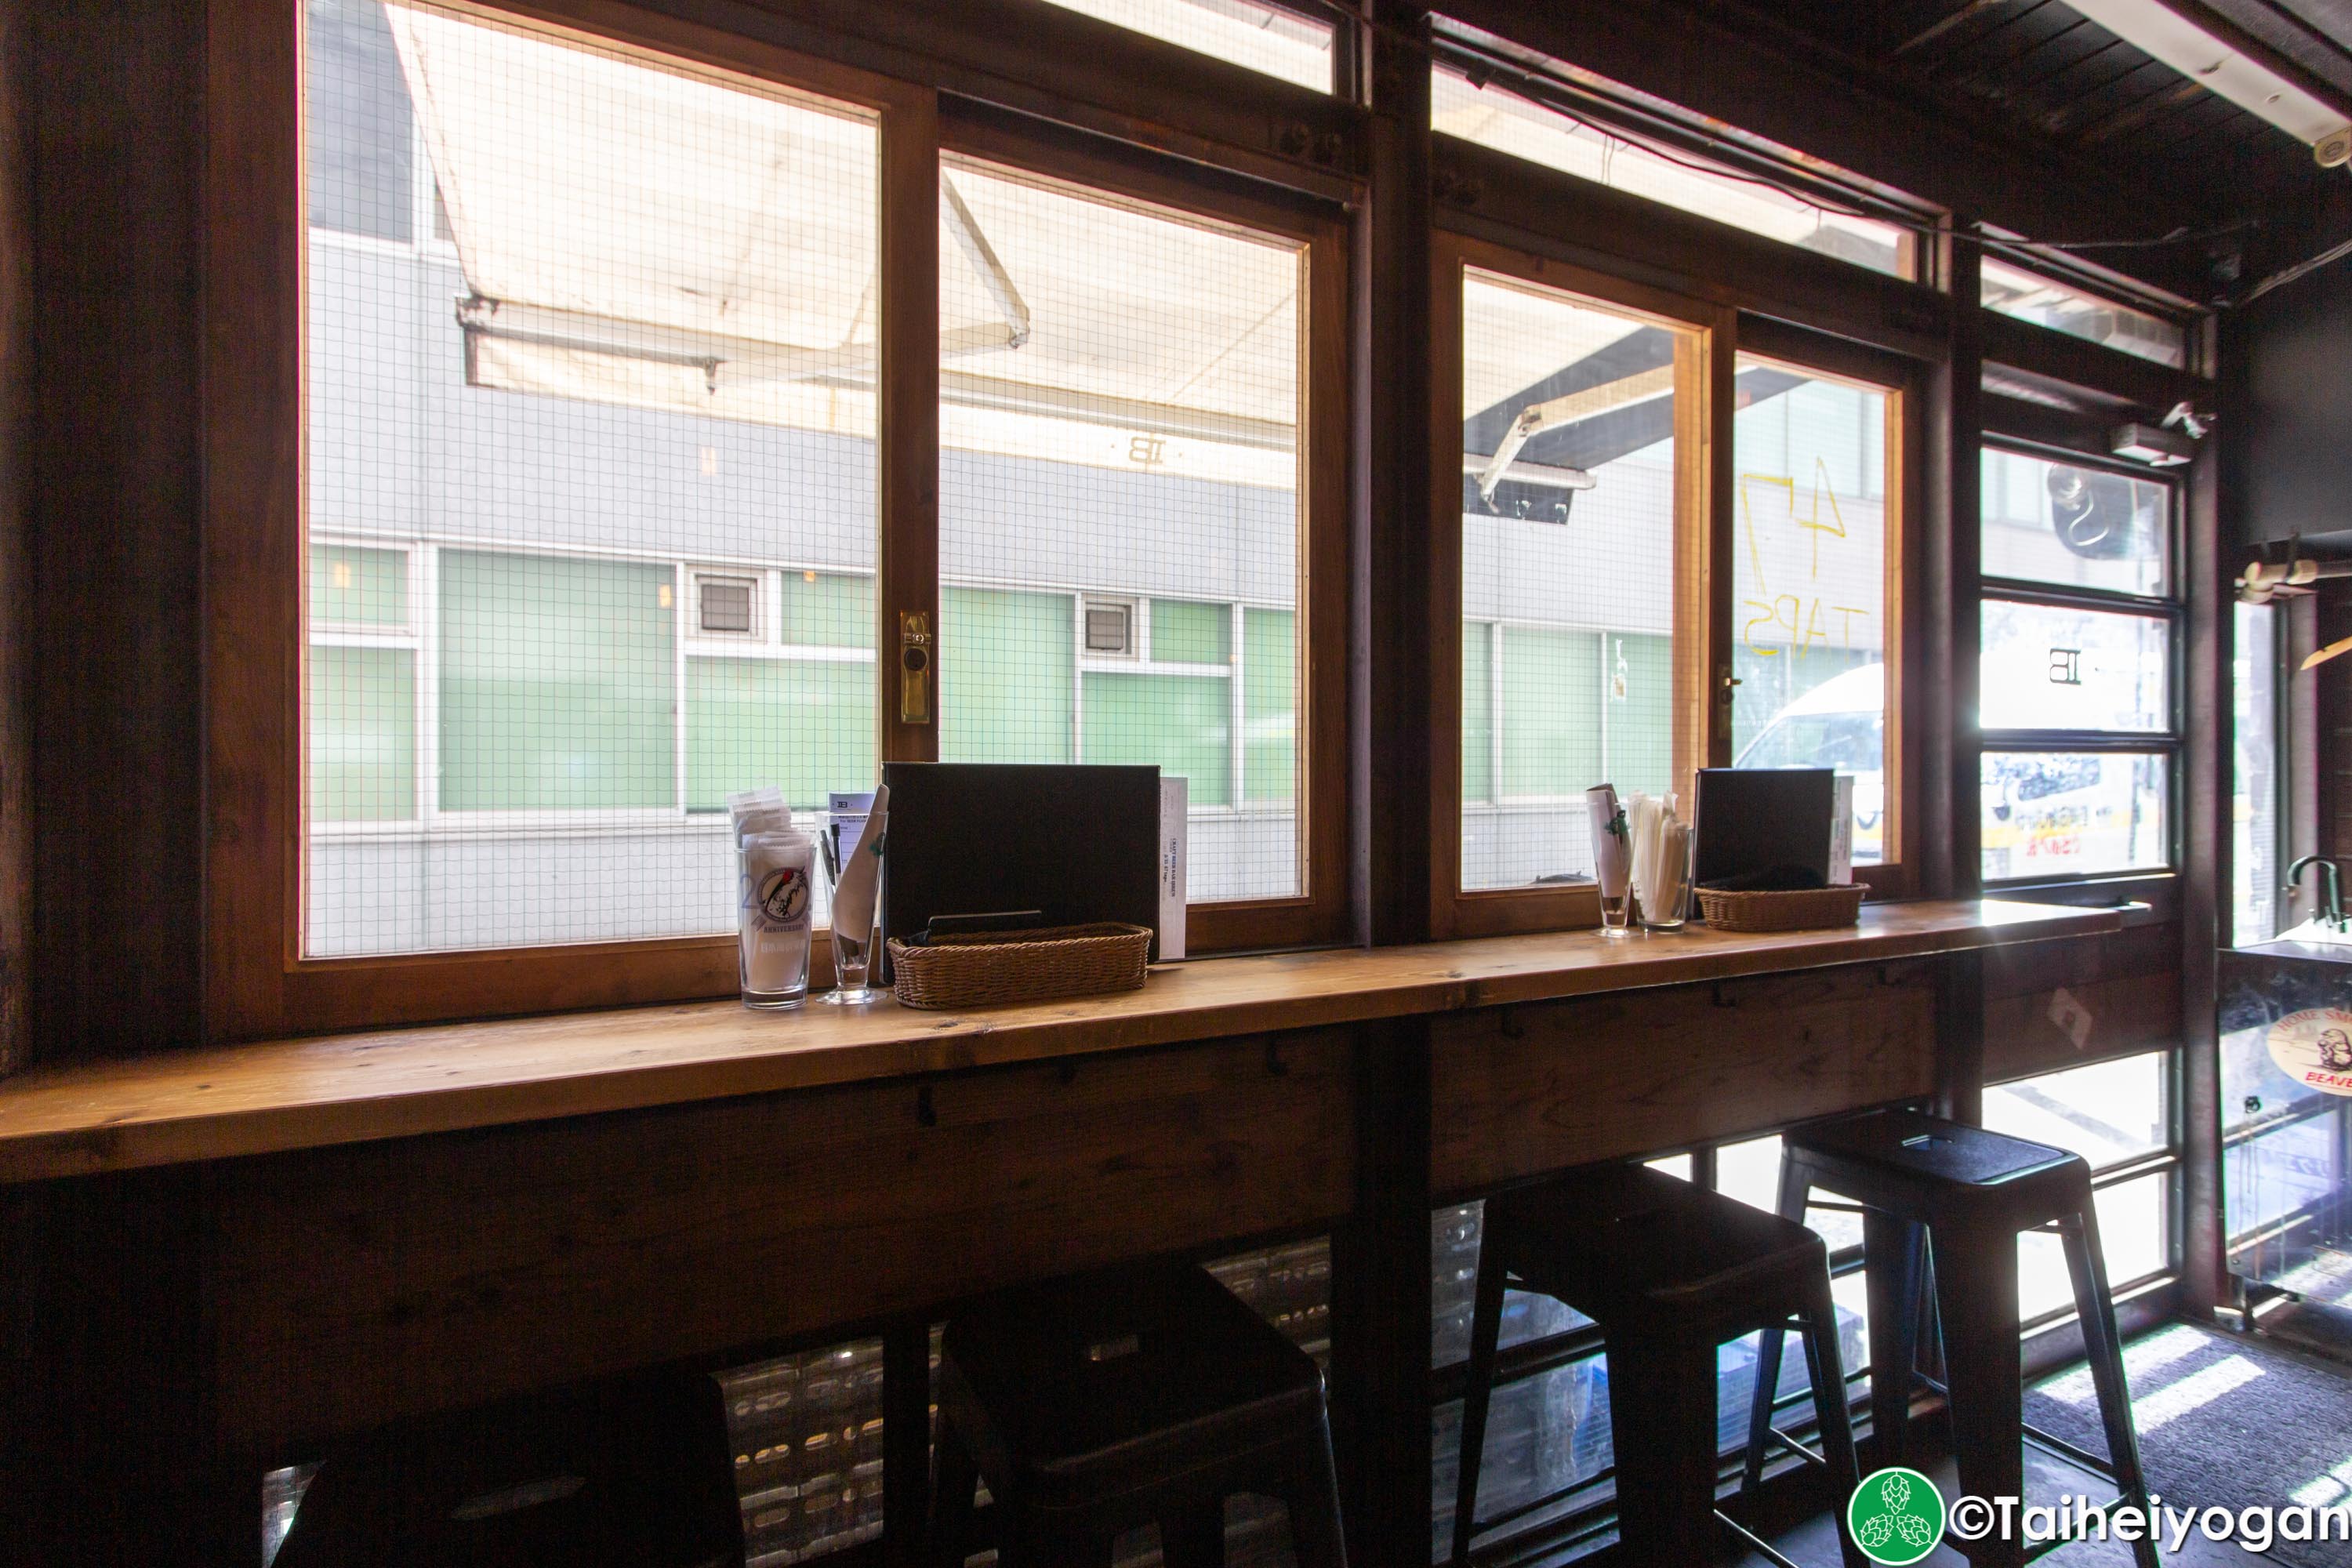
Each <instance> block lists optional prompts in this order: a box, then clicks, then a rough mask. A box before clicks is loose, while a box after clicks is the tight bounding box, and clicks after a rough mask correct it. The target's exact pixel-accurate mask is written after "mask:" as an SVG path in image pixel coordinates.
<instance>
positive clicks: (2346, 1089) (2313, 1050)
mask: <svg viewBox="0 0 2352 1568" xmlns="http://www.w3.org/2000/svg"><path fill="white" fill-rule="evenodd" d="M2270 1045H2271V1060H2273V1061H2274V1062H2276V1063H2278V1068H2279V1071H2281V1072H2283V1073H2284V1074H2286V1076H2287V1077H2289V1078H2291V1079H2294V1080H2295V1082H2297V1083H2299V1084H2302V1085H2304V1086H2305V1087H2306V1088H2310V1089H2318V1090H2319V1091H2320V1092H2321V1093H2323V1094H2344V1095H2352V1012H2347V1011H2345V1010H2344V1009H2343V1008H2341V1007H2308V1008H2305V1010H2304V1011H2302V1012H2300V1013H2289V1014H2288V1015H2287V1016H2285V1017H2284V1018H2281V1019H2280V1020H2279V1021H2278V1022H2277V1023H2275V1024H2273V1025H2272V1026H2271V1038H2270Z"/></svg>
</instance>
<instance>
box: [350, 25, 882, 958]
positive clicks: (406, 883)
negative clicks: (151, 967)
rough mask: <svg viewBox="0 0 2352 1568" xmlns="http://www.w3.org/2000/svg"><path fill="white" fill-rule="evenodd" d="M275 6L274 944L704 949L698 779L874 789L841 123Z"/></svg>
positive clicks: (578, 47) (709, 906) (852, 163)
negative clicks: (293, 194) (278, 298)
mask: <svg viewBox="0 0 2352 1568" xmlns="http://www.w3.org/2000/svg"><path fill="white" fill-rule="evenodd" d="M305 24H306V26H305V76H304V102H305V106H306V110H307V123H306V137H307V148H308V200H309V226H308V236H309V245H308V261H309V272H310V279H309V311H308V328H307V331H308V338H307V344H306V347H307V351H308V358H307V392H308V402H309V410H310V414H309V417H310V431H309V437H310V439H309V451H310V473H309V489H308V503H309V528H310V571H309V603H310V612H309V613H310V646H309V649H308V658H309V666H310V668H309V672H308V679H307V685H306V690H307V694H308V700H309V713H308V723H307V742H308V752H307V772H308V779H307V787H306V799H307V802H308V811H309V820H308V824H307V832H306V845H305V848H306V855H305V873H306V884H307V887H306V894H307V898H306V905H307V907H306V919H305V926H304V950H305V952H308V953H310V954H312V955H321V956H326V955H345V954H366V953H385V952H425V951H437V950H449V949H462V948H483V947H509V946H518V945H527V944H533V943H550V942H598V941H615V940H623V939H637V938H648V937H664V936H678V935H688V934H699V933H717V932H724V931H731V930H732V929H733V927H734V905H735V901H736V900H735V893H736V873H735V869H734V854H733V846H732V844H731V842H730V837H729V834H728V822H727V815H726V811H725V809H724V808H725V802H726V796H727V795H729V794H730V793H732V792H735V791H739V790H744V789H750V788H754V787H759V786H764V785H769V784H774V785H778V786H781V787H782V789H783V790H784V791H785V793H786V795H787V796H788V798H789V800H790V802H791V804H792V805H793V808H794V809H795V811H796V812H798V813H801V814H803V816H804V817H805V818H806V820H808V821H809V822H812V823H813V822H814V819H815V816H816V815H817V814H818V813H820V812H821V811H822V810H823V808H824V806H825V805H826V802H827V795H828V793H829V792H831V791H835V790H862V789H866V788H870V787H871V786H872V783H873V777H874V766H875V755H874V737H875V732H876V724H875V719H874V714H875V675H874V643H875V638H874V627H873V614H874V611H873V605H874V600H875V586H874V577H873V573H874V564H875V547H876V536H877V518H876V505H875V499H874V497H875V461H874V395H873V383H874V372H875V352H876V349H875V345H876V342H877V321H876V320H875V310H876V304H875V300H876V289H875V282H876V265H877V203H878V187H877V153H878V147H877V126H876V123H875V121H874V120H873V117H872V116H871V115H870V114H868V113H866V111H864V110H858V109H855V108H852V107H849V106H846V105H843V104H838V103H833V102H829V101H824V100H818V99H814V98H811V97H807V96H804V95H802V94H798V93H793V92H787V91H784V90H782V89H775V88H772V87H770V86H767V85H764V84H761V83H757V82H753V81H750V80H747V79H738V78H734V77H729V76H720V75H717V74H713V73H711V72H709V71H706V70H703V69H701V68H695V67H689V66H688V65H685V64H683V63H681V62H677V61H674V60H667V59H663V58H655V57H652V56H648V55H645V54H641V53H637V52H635V51H632V50H626V49H623V48H621V47H605V46H603V45H598V44H593V43H588V42H583V41H582V40H580V39H579V38H577V37H572V36H570V35H563V36H558V35H555V34H551V33H545V32H540V31H535V30H533V29H531V28H530V27H528V26H522V25H520V24H518V23H515V22H513V21H511V20H509V19H503V18H499V17H496V16H491V15H489V14H488V13H474V12H470V11H466V10H459V9H446V8H442V7H439V6H428V5H383V4H379V3H377V0H309V3H308V9H307V14H306V17H305ZM819 916H820V919H822V918H823V911H822V910H820V911H819Z"/></svg>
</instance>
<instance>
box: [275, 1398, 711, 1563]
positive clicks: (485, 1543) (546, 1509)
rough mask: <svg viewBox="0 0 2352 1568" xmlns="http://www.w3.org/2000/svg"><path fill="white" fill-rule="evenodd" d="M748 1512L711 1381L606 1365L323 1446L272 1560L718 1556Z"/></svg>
mask: <svg viewBox="0 0 2352 1568" xmlns="http://www.w3.org/2000/svg"><path fill="white" fill-rule="evenodd" d="M742 1560H743V1516H742V1510H741V1507H740V1503H739V1502H738V1501H737V1499H736V1495H735V1478H734V1463H733V1458H732V1455H731V1453H730V1448H729V1445H728V1440H727V1415H726V1408H725V1405H724V1403H723V1401H722V1400H721V1397H720V1394H719V1385H718V1384H717V1383H716V1382H715V1381H714V1380H713V1379H711V1378H709V1377H707V1376H702V1375H700V1374H698V1373H656V1374H649V1375H646V1376H637V1377H625V1378H615V1379H612V1380H609V1381H606V1382H602V1383H597V1384H592V1385H589V1386H586V1387H583V1388H577V1389H571V1390H565V1391H562V1392H558V1393H554V1394H542V1395H534V1396H532V1397H530V1398H527V1399H517V1400H510V1401H507V1402H504V1403H501V1404H499V1405H490V1406H487V1407H484V1408H482V1409H478V1410H473V1411H467V1412H464V1413H461V1414H457V1415H445V1416H436V1417H434V1418H432V1419H429V1420H426V1421H421V1422H413V1423H407V1424H404V1425H403V1426H398V1427H394V1428H389V1429H386V1430H385V1431H383V1432H379V1433H375V1434H372V1435H370V1436H367V1437H365V1438H362V1439H359V1440H357V1441H354V1442H351V1443H346V1444H343V1445H340V1446H338V1447H334V1448H332V1449H331V1450H330V1451H329V1452H328V1453H327V1455H326V1457H325V1458H324V1460H323V1461H322V1462H321V1463H320V1467H319V1472H318V1474H317V1475H316V1476H315V1477H314V1478H312V1479H311V1481H310V1486H309V1488H308V1489H306V1490H305V1491H304V1493H303V1494H302V1500H301V1504H300V1506H299V1507H298V1508H297V1509H296V1510H295V1513H294V1522H293V1525H292V1527H291V1528H290V1529H289V1531H287V1534H286V1539H285V1541H284V1542H282V1543H281V1544H280V1545H279V1547H278V1556H277V1559H276V1563H275V1568H543V1565H545V1564H551V1563H562V1564H564V1565H565V1568H724V1565H726V1564H732V1563H741V1562H742Z"/></svg>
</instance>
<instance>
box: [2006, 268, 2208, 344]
mask: <svg viewBox="0 0 2352 1568" xmlns="http://www.w3.org/2000/svg"><path fill="white" fill-rule="evenodd" d="M1979 292H1980V295H1981V297H1982V299H1983V300H1984V303H1985V305H1986V306H1987V307H1988V308H1989V309H1991V310H1998V311H2000V313H2001V314H2002V315H2004V316H2015V317H2016V318H2017V319H2018V320H2020V321H2032V322H2033V323H2034V324H2035V325H2036V326H2042V327H2048V328H2050V329H2052V330H2053V331H2061V332H2063V333H2065V334H2066V335H2067V336H2068V337H2070V338H2087V339H2089V340H2090V341H2091V342H2095V343H2105V344H2106V345H2107V347H2109V348H2111V349H2121V350H2122V351H2123V352H2124V353H2127V354H2137V355H2138V356H2139V357H2140V358H2141V359H2150V360H2154V361H2155V362H2156V363H2158V364H2168V365H2179V364H2180V363H2183V362H2184V360H2185V358H2186V357H2187V353H2188V339H2187V336H2186V334H2185V333H2183V332H2182V331H2181V330H2180V328H2179V327H2177V326H2175V325H2174V324H2173V323H2171V322H2170V321H2164V320H2162V319H2161V318H2159V317H2156V316H2151V315H2149V314H2148V313H2147V311H2145V310H2133V309H2132V308H2131V307H2130V306H2128V305H2118V304H2116V302H2115V301H2114V300H2102V299H2100V298H2099V297H2098V296H2097V295H2095V294H2089V293H2085V292H2084V291H2083V290H2082V289H2074V288H2070V287H2068V286H2067V285H2065V284H2063V283H2058V282H2053V280H2052V279H2047V278H2043V277H2042V276H2040V275H2039V274H2036V273H2032V272H2028V271H2026V270H2025V269H2024V268H2021V267H2011V266H2010V265H2009V264H2008V263H2006V262H2001V261H1995V260H1994V259H1993V258H1990V257H1989V256H1988V257H1986V258H1985V260H1984V278H1983V283H1982V286H1981V289H1980V290H1979Z"/></svg>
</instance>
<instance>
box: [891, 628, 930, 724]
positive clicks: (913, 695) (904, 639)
mask: <svg viewBox="0 0 2352 1568" xmlns="http://www.w3.org/2000/svg"><path fill="white" fill-rule="evenodd" d="M930 721H931V617H930V616H929V613H927V612H925V611H922V610H902V611H900V612H899V614H898V722H900V723H901V724H928V723H929V722H930Z"/></svg>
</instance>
